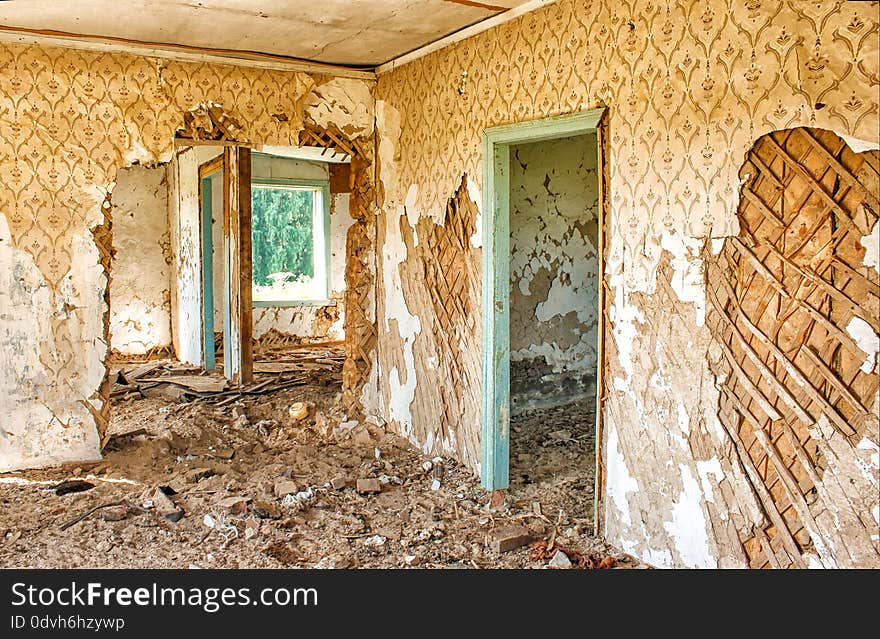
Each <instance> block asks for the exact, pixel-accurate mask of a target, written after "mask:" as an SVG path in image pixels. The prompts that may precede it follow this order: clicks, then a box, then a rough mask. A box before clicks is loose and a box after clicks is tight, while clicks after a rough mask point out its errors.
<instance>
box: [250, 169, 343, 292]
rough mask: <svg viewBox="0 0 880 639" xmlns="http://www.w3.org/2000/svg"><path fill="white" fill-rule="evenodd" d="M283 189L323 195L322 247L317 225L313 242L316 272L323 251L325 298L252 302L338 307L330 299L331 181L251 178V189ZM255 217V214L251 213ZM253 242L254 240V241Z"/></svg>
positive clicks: (313, 232)
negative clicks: (317, 233) (316, 240)
mask: <svg viewBox="0 0 880 639" xmlns="http://www.w3.org/2000/svg"><path fill="white" fill-rule="evenodd" d="M273 186H274V187H282V188H293V189H297V188H299V189H303V190H309V191H312V192H315V193H320V194H321V211H322V218H323V219H322V224H321V225H320V229H321V232H322V234H323V242H321V244H322V246H320V247H319V246H318V243H317V242H315V230H316V229H317V228H318V227H317V225H315V224H314V218H313V225H312V241H313V242H314V244H315V246H314V249H315V250H314V252H313V254H314V255H315V265H314V270H315V271H318V250H319V249H320V250H321V251H323V262H324V265H323V269H324V297H323V298H318V299H310V300H253V301H252V302H251V304H252V306H253V307H254V308H276V307H278V308H283V307H294V306H336V300H334V299H330V293H331V288H330V180H329V179H327V180H306V179H300V178H262V177H252V178H251V189H252V190H253V189H255V188H261V187H263V188H265V187H273ZM251 215H253V213H251ZM252 241H253V240H252Z"/></svg>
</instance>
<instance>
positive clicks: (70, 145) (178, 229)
mask: <svg viewBox="0 0 880 639" xmlns="http://www.w3.org/2000/svg"><path fill="white" fill-rule="evenodd" d="M330 83H332V80H331V79H330V78H324V77H321V78H313V77H311V76H309V75H307V74H303V73H294V72H281V71H271V70H265V69H248V68H245V67H239V66H224V65H218V64H211V63H184V62H177V61H170V60H159V59H151V58H147V57H140V56H132V55H127V54H117V53H95V52H88V51H83V50H76V49H66V48H50V47H36V46H22V45H5V44H4V45H0V220H2V224H0V230H2V233H0V265H2V269H0V273H2V276H0V471H5V470H10V469H15V468H25V467H36V466H45V465H49V464H54V463H58V462H61V461H66V460H86V459H95V458H97V457H98V456H99V437H98V432H97V431H98V429H99V428H102V427H103V424H104V423H105V420H106V415H107V412H106V404H105V402H106V399H105V398H106V394H105V392H104V391H105V389H102V382H103V380H104V379H105V377H106V373H107V368H106V365H105V360H106V357H107V353H108V347H109V344H108V335H107V331H106V328H107V326H108V324H107V323H105V322H106V321H107V318H106V317H105V313H106V312H107V304H106V301H105V294H106V292H107V277H106V275H105V270H104V264H105V263H106V258H107V257H108V255H109V253H110V248H111V247H110V245H109V243H108V242H106V241H105V240H104V239H103V235H102V239H101V240H100V241H98V233H97V232H96V231H97V229H99V227H102V226H105V225H106V224H105V223H106V222H107V221H108V220H107V219H105V212H104V211H102V208H101V204H102V202H104V200H105V197H106V195H107V193H108V191H109V190H110V187H111V185H112V183H113V181H114V180H115V179H116V176H117V174H118V172H119V170H120V169H121V168H123V167H125V166H130V165H131V164H133V163H135V162H139V163H140V164H148V163H162V162H169V161H170V160H171V159H172V155H173V138H174V133H175V131H176V130H177V129H178V128H180V127H181V126H182V125H183V113H184V112H186V111H187V110H189V109H191V108H193V107H195V106H196V105H198V104H201V103H205V102H214V103H218V104H220V105H222V107H223V109H224V110H225V111H226V112H227V113H228V114H229V115H230V116H231V117H233V118H234V119H236V120H237V121H238V122H240V123H241V125H242V129H241V133H240V136H241V138H242V141H248V142H253V143H254V144H266V145H274V146H295V145H296V144H298V141H299V140H298V138H299V132H300V131H301V130H302V128H303V123H304V118H307V117H308V112H309V110H311V111H315V110H316V109H318V108H319V107H320V106H321V105H322V104H323V100H321V99H317V100H316V99H314V98H311V97H309V96H310V93H311V92H312V90H313V89H314V88H316V87H317V86H322V85H324V84H330ZM367 86H369V84H368V83H367ZM343 93H344V91H343ZM364 93H365V91H364V90H363V89H362V88H361V87H359V88H358V92H357V97H356V98H353V99H354V100H355V101H357V100H358V99H360V98H361V97H363V95H364ZM366 93H367V94H368V93H369V90H367V91H366ZM307 101H309V102H311V103H312V106H311V107H310V108H309V109H306V111H305V113H304V111H303V110H304V109H305V106H304V105H305V103H306V102H307ZM336 102H337V103H341V102H342V100H341V99H337V101H336ZM368 104H369V108H368V111H372V100H370V101H369V103H368ZM327 111H328V113H327V115H326V118H327V121H329V122H334V123H335V124H336V125H337V126H339V127H343V126H346V125H347V124H348V122H349V121H351V120H352V115H351V114H350V113H348V112H346V111H345V110H344V109H342V108H337V107H335V106H333V107H332V108H328V109H327ZM364 126H366V125H364V123H363V122H361V121H360V120H358V127H359V128H363V127H364ZM371 129H372V125H371V124H370V125H369V126H366V129H364V130H365V133H364V136H365V137H366V139H369V136H370V135H371ZM174 180H175V178H174V176H172V179H171V181H172V185H171V188H172V194H173V193H174V191H173V189H174V188H176V187H175V186H174ZM370 223H371V220H370V219H365V220H364V221H363V222H362V225H363V227H364V228H363V229H362V233H368V231H367V230H366V227H368V226H369V224H370ZM170 226H171V232H172V243H174V242H175V241H177V242H178V244H177V245H176V247H177V248H172V255H173V265H172V267H171V272H172V274H173V275H174V276H175V277H177V276H179V274H181V273H182V272H184V271H186V270H187V269H189V268H190V267H191V264H192V259H193V257H192V255H191V254H189V253H187V252H185V251H184V250H183V247H186V250H187V251H189V250H190V247H189V245H188V242H189V240H190V239H191V238H190V237H189V236H188V234H189V229H190V228H191V227H190V226H189V225H188V224H186V225H184V223H183V220H181V219H177V220H175V219H171V220H170ZM93 231H95V233H94V234H93ZM175 237H176V239H175ZM194 246H197V245H194ZM197 281H198V280H195V279H194V280H192V283H195V282H197ZM195 290H196V291H198V290H199V288H198V287H195ZM172 306H174V300H172ZM369 312H373V311H369ZM177 315H178V313H176V311H175V310H174V308H172V321H173V322H178V321H179V317H177ZM359 317H363V315H360V316H359ZM368 328H369V327H368ZM365 330H366V329H365ZM370 330H372V329H370ZM172 332H174V327H172ZM177 339H178V338H177V337H176V336H175V340H177ZM183 342H187V343H188V339H184V340H183ZM190 346H192V345H190ZM187 348H188V351H187V352H186V353H185V355H186V357H187V358H193V357H192V355H193V351H192V348H190V347H189V346H188V347H187ZM367 355H369V353H367ZM193 359H195V358H193ZM359 390H360V386H359V385H358V387H357V391H359Z"/></svg>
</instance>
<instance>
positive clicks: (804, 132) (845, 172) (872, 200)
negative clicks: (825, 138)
mask: <svg viewBox="0 0 880 639" xmlns="http://www.w3.org/2000/svg"><path fill="white" fill-rule="evenodd" d="M798 131H800V133H801V136H802V137H803V139H805V140H806V141H807V142H809V143H810V145H811V146H812V147H813V148H814V149H816V151H818V152H819V155H821V156H822V158H823V159H824V160H825V161H826V162H827V163H828V164H830V165H831V167H832V168H833V169H834V170H835V172H836V173H837V175H838V176H840V178H841V179H842V180H843V181H844V182H847V183H848V184H849V185H850V186H851V187H854V188H855V189H856V190H857V191H859V192H860V193H861V194H862V197H864V198H865V199H866V200H868V203H869V204H870V206H871V208H872V209H873V210H875V211H878V212H880V199H877V196H876V195H875V194H874V193H872V192H871V191H870V190H869V189H868V188H867V187H866V186H865V185H864V184H862V183H861V182H859V180H858V178H856V176H855V175H853V174H852V172H851V171H850V170H849V169H847V168H846V167H845V166H843V164H841V163H840V162H839V161H838V159H837V158H836V157H834V155H832V154H831V152H830V151H829V150H828V149H826V148H825V145H824V144H822V143H821V142H820V141H819V140H817V139H816V137H815V136H814V135H813V134H812V133H810V130H809V129H806V128H800V129H798Z"/></svg>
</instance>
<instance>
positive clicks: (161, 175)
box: [110, 165, 171, 355]
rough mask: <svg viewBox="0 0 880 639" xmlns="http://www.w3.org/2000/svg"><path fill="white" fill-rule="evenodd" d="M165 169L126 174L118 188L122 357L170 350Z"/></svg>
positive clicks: (117, 348)
mask: <svg viewBox="0 0 880 639" xmlns="http://www.w3.org/2000/svg"><path fill="white" fill-rule="evenodd" d="M166 167H167V165H160V166H156V167H146V166H133V167H131V168H126V169H121V170H120V171H119V174H118V175H117V177H116V186H115V187H114V188H113V196H112V201H113V212H112V216H113V249H114V255H113V259H112V261H111V263H110V270H111V273H112V278H111V281H110V348H111V349H112V350H113V351H114V352H117V353H119V354H122V355H143V354H145V353H148V352H150V351H151V350H153V349H156V348H161V347H170V346H171V273H170V268H169V264H170V262H171V231H170V229H169V227H168V180H167V176H166Z"/></svg>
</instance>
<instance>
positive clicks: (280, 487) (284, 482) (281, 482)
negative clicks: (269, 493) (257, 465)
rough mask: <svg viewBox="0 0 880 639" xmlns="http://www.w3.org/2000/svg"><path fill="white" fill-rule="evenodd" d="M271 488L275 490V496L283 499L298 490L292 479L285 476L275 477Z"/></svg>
mask: <svg viewBox="0 0 880 639" xmlns="http://www.w3.org/2000/svg"><path fill="white" fill-rule="evenodd" d="M273 489H274V492H275V496H276V497H277V498H278V499H284V498H285V497H287V496H288V495H295V494H296V493H297V492H299V489H298V488H297V486H296V484H295V483H294V482H293V481H291V480H289V479H285V478H278V479H276V480H275V485H274V487H273Z"/></svg>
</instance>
